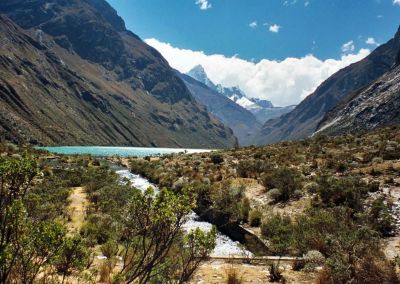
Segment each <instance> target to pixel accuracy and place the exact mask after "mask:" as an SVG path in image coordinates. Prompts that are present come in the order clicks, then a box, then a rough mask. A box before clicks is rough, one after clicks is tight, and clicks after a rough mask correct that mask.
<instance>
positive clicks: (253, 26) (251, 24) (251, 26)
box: [249, 21, 257, 29]
mask: <svg viewBox="0 0 400 284" xmlns="http://www.w3.org/2000/svg"><path fill="white" fill-rule="evenodd" d="M249 27H250V28H252V29H255V28H256V27H257V22H256V21H254V22H251V23H250V24H249Z"/></svg>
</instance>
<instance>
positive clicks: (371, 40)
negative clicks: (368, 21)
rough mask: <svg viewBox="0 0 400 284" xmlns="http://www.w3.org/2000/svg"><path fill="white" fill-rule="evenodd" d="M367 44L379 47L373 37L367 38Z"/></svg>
mask: <svg viewBox="0 0 400 284" xmlns="http://www.w3.org/2000/svg"><path fill="white" fill-rule="evenodd" d="M399 1H400V0H399ZM365 43H366V44H369V45H374V46H378V45H379V43H378V42H377V41H376V40H375V39H374V38H373V37H369V38H367V40H366V41H365Z"/></svg>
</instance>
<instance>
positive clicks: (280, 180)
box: [263, 167, 302, 202]
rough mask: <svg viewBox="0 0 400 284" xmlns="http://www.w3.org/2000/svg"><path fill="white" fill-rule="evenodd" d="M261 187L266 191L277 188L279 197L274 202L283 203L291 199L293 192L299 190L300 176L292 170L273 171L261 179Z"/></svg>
mask: <svg viewBox="0 0 400 284" xmlns="http://www.w3.org/2000/svg"><path fill="white" fill-rule="evenodd" d="M263 185H264V186H265V188H267V189H273V188H278V189H279V190H280V191H281V195H280V196H279V197H278V200H276V199H275V201H276V202H279V201H283V202H285V201H288V200H289V199H290V198H291V197H292V195H293V193H294V191H295V190H301V188H302V185H301V175H300V173H299V172H298V171H297V170H296V169H292V168H287V167H283V168H278V169H274V170H272V171H271V172H270V173H268V174H266V175H265V176H264V177H263Z"/></svg>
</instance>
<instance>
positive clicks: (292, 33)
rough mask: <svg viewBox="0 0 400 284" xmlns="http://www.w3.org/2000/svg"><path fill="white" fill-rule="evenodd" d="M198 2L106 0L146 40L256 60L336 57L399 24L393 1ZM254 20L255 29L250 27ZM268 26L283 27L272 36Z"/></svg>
mask: <svg viewBox="0 0 400 284" xmlns="http://www.w3.org/2000/svg"><path fill="white" fill-rule="evenodd" d="M196 1H197V0H109V2H110V3H111V5H112V6H114V7H115V8H116V9H117V11H118V13H119V14H120V15H121V16H122V17H123V18H124V19H125V21H126V23H127V26H128V28H129V29H131V30H132V31H133V32H135V33H136V34H138V35H139V36H140V37H142V38H144V39H146V38H157V39H158V40H160V41H163V42H168V43H170V44H172V45H173V46H177V47H180V48H188V49H192V50H202V51H204V52H206V53H221V54H224V55H226V56H233V55H235V54H237V55H238V56H239V57H241V58H244V59H247V60H251V59H254V60H256V61H258V60H260V59H262V58H270V59H278V60H282V59H284V58H286V57H300V56H304V55H306V54H308V53H312V54H314V55H316V56H317V57H318V58H321V59H326V58H337V57H338V56H340V54H341V46H342V45H343V44H344V43H346V42H349V41H351V40H353V42H354V44H355V48H359V47H367V46H368V45H367V44H366V43H365V41H366V40H367V39H368V37H373V38H374V39H375V40H376V41H377V42H379V43H382V42H385V41H387V40H388V39H389V38H391V37H392V36H393V34H394V32H395V31H396V29H397V27H398V25H399V24H400V5H398V6H396V5H393V0H297V1H294V0H288V1H284V0H208V1H204V0H203V1H204V3H207V4H208V6H210V5H211V7H210V8H209V9H205V10H201V9H200V8H201V7H199V5H200V4H198V5H196V3H195V2H196ZM306 3H307V4H306ZM207 4H203V8H205V6H204V5H207ZM208 6H207V7H208ZM253 22H256V23H257V27H254V28H251V27H250V26H249V25H250V23H253ZM272 25H278V26H280V27H281V28H280V29H279V31H278V32H277V33H274V32H270V31H269V28H270V26H272ZM253 26H254V25H253Z"/></svg>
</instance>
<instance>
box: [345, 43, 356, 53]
mask: <svg viewBox="0 0 400 284" xmlns="http://www.w3.org/2000/svg"><path fill="white" fill-rule="evenodd" d="M355 49H356V47H355V45H354V41H352V40H351V41H349V42H346V43H345V44H343V45H342V52H343V53H349V52H353V51H354V50H355Z"/></svg>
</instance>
